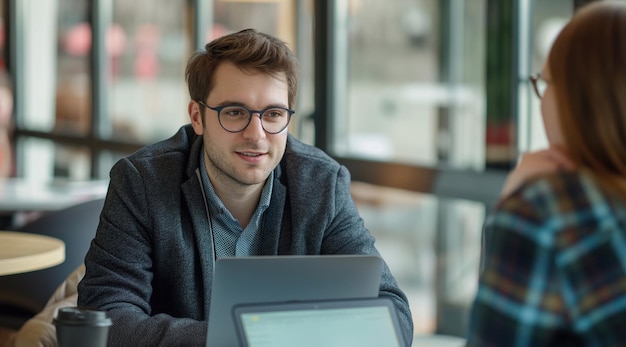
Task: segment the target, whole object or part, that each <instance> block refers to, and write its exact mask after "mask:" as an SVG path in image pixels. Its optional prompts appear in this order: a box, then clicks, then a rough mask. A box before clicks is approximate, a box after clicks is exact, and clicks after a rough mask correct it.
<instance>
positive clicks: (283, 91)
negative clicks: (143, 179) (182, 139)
mask: <svg viewBox="0 0 626 347" xmlns="http://www.w3.org/2000/svg"><path fill="white" fill-rule="evenodd" d="M213 78H214V82H215V83H214V87H213V90H212V91H211V92H210V94H209V96H208V99H206V100H203V101H204V102H205V103H206V104H207V105H209V106H211V107H219V106H224V105H231V104H237V105H242V106H245V107H247V108H248V109H252V110H263V109H265V108H267V107H269V106H280V107H285V108H286V107H288V87H287V79H286V76H284V74H283V75H279V76H278V77H277V78H275V77H271V76H267V75H265V74H263V73H261V72H258V71H247V72H244V71H242V70H240V69H239V68H238V67H236V66H235V65H233V64H231V63H222V64H221V65H219V66H218V68H217V69H216V71H215V75H214V76H213ZM201 108H204V113H205V115H204V122H202V120H201V114H200V111H201ZM189 115H190V117H191V123H192V126H193V129H194V131H195V133H196V134H198V135H201V136H202V137H203V139H204V151H205V160H206V164H207V165H206V166H207V172H208V174H209V178H210V179H211V182H212V184H213V185H214V186H220V187H221V188H222V189H224V188H229V187H232V188H235V187H237V186H239V187H241V186H254V185H261V186H262V185H263V184H264V182H265V180H266V179H267V177H268V176H269V174H270V173H271V171H272V170H274V168H275V167H276V166H277V165H278V163H279V162H280V160H281V158H282V157H283V154H284V153H285V145H286V142H287V130H285V131H283V132H281V133H278V134H268V133H266V132H265V130H263V128H262V126H261V119H260V118H259V116H258V113H254V114H253V115H252V119H251V121H250V124H249V125H248V127H247V128H245V129H244V130H242V131H240V132H237V133H230V132H228V131H226V130H224V129H223V128H222V126H221V125H220V124H219V121H218V117H217V112H216V111H214V110H211V109H209V108H206V107H204V106H202V105H200V104H198V103H197V102H195V101H191V102H190V103H189Z"/></svg>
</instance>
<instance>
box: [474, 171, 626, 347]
mask: <svg viewBox="0 0 626 347" xmlns="http://www.w3.org/2000/svg"><path fill="white" fill-rule="evenodd" d="M483 256H484V257H485V258H484V261H485V267H484V269H483V272H482V273H481V275H480V280H479V285H478V291H477V294H476V297H475V300H474V302H473V305H472V309H471V316H470V326H469V333H468V336H467V338H468V342H467V345H468V346H482V347H488V346H507V347H515V346H517V347H526V346H528V347H531V346H532V347H540V346H603V347H606V346H626V202H625V201H624V198H623V197H620V196H618V195H617V194H613V193H611V192H606V191H605V190H603V189H601V188H600V186H599V185H598V184H597V183H596V181H595V180H594V178H592V177H591V176H590V175H589V174H586V173H584V172H576V173H574V172H570V173H555V174H551V175H547V176H543V177H539V178H536V179H533V180H531V181H530V182H528V183H527V184H525V185H524V186H523V187H521V188H520V189H519V190H517V191H516V192H515V193H514V194H513V195H511V196H510V197H508V198H506V199H504V200H503V201H501V202H500V204H499V205H498V206H497V207H496V209H495V210H494V211H493V213H492V214H491V216H490V217H489V218H488V220H487V221H486V223H485V249H484V253H483Z"/></svg>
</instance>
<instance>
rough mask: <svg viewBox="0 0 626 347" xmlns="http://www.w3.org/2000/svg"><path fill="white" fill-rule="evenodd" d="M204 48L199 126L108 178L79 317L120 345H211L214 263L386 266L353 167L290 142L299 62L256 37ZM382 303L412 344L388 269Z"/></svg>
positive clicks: (193, 92) (404, 307)
mask: <svg viewBox="0 0 626 347" xmlns="http://www.w3.org/2000/svg"><path fill="white" fill-rule="evenodd" d="M205 48H206V50H205V51H202V52H199V53H196V54H195V55H194V56H193V57H192V58H191V59H190V60H189V63H188V65H187V69H186V79H187V83H188V86H189V93H190V96H191V101H190V102H189V105H188V112H189V116H190V119H191V125H187V126H184V127H182V128H181V129H180V130H179V132H178V133H177V134H176V135H174V136H173V137H172V138H170V139H168V140H166V141H163V142H160V143H157V144H154V145H151V146H147V147H146V148H144V149H142V150H140V151H138V152H137V153H135V154H133V155H131V156H129V157H127V158H124V159H122V160H120V161H119V162H118V163H116V164H115V165H114V167H113V168H112V170H111V183H110V187H109V192H108V195H107V199H106V202H105V205H104V209H103V212H102V216H101V220H100V225H99V227H98V231H97V234H96V237H95V240H94V242H93V243H92V245H91V249H90V250H89V252H88V254H87V256H86V259H85V264H86V267H87V270H86V275H85V277H84V279H83V280H82V281H81V283H80V285H79V288H78V291H79V300H78V304H79V305H81V306H91V307H98V308H101V309H104V310H107V311H108V314H109V316H110V317H111V318H112V319H113V326H112V328H111V330H110V337H109V341H110V344H111V345H114V346H126V345H127V346H138V345H140V346H156V345H203V344H204V341H205V339H206V338H207V336H206V331H207V319H208V315H209V312H208V310H209V304H210V303H209V300H210V292H211V288H212V283H211V278H212V272H213V264H214V260H215V259H216V258H220V257H233V256H250V255H276V254H279V255H294V254H299V255H314V254H349V253H365V254H378V251H377V250H376V249H375V247H374V239H373V237H372V236H371V235H370V233H369V232H368V230H367V229H366V228H365V227H364V225H363V221H362V219H361V218H360V216H359V214H358V212H357V210H356V207H355V205H354V203H353V201H352V199H351V196H350V177H349V173H348V171H347V170H346V168H345V167H342V166H340V165H339V164H337V163H336V162H335V161H333V160H332V159H331V158H330V157H328V156H327V155H325V154H324V153H323V152H322V151H320V150H318V149H316V148H314V147H311V146H307V145H305V144H303V143H301V142H298V141H297V140H296V139H294V138H293V137H291V136H290V135H288V133H287V127H288V124H289V120H290V118H291V116H292V114H293V111H292V110H291V108H292V107H293V104H294V100H295V97H296V91H297V70H298V64H297V61H296V59H295V57H294V55H293V53H292V52H291V51H290V50H289V49H288V48H287V46H286V45H285V44H284V43H283V42H281V41H279V40H277V39H276V38H274V37H271V36H268V35H265V34H262V33H258V32H256V31H254V30H243V31H241V32H238V33H234V34H231V35H227V36H224V37H222V38H219V39H217V40H215V41H213V42H211V43H209V44H208V45H207V46H206V47H205ZM380 295H384V296H387V297H390V298H391V299H392V300H394V302H395V304H396V306H397V308H398V311H399V315H400V319H401V321H402V326H403V328H404V335H405V338H406V339H407V340H408V341H410V340H411V339H412V334H413V325H412V324H413V323H412V320H411V315H410V312H409V307H408V302H407V299H406V296H405V295H404V294H403V293H402V291H401V290H400V289H399V288H398V286H397V284H396V281H395V279H394V278H393V276H392V275H391V273H390V271H389V269H388V268H387V266H385V267H384V271H383V273H382V279H381V287H380ZM208 338H210V336H209V337H208Z"/></svg>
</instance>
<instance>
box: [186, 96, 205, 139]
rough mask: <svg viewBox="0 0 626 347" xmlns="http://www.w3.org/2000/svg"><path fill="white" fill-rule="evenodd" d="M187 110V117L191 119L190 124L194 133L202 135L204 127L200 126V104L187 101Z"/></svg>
mask: <svg viewBox="0 0 626 347" xmlns="http://www.w3.org/2000/svg"><path fill="white" fill-rule="evenodd" d="M187 112H188V113H189V119H190V120H191V126H192V127H193V131H194V132H195V133H196V135H202V134H203V133H204V127H203V126H202V112H200V104H198V103H197V102H196V101H193V100H191V101H189V105H187Z"/></svg>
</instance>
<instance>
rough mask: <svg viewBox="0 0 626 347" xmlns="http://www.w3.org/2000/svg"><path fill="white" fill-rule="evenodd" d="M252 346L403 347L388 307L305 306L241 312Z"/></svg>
mask: <svg viewBox="0 0 626 347" xmlns="http://www.w3.org/2000/svg"><path fill="white" fill-rule="evenodd" d="M241 321H242V325H243V330H244V332H245V336H246V339H247V344H248V346H249V347H293V346H301V347H313V346H316V347H317V346H327V347H334V346H337V347H339V346H341V347H368V346H372V347H380V346H388V347H396V346H397V347H400V346H401V345H400V343H399V341H398V336H396V333H395V328H394V325H393V320H392V318H391V314H390V312H389V309H388V308H387V307H356V308H334V309H310V310H309V309H303V310H288V311H275V312H254V313H243V314H242V315H241Z"/></svg>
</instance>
